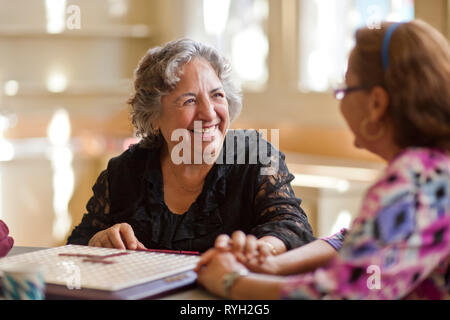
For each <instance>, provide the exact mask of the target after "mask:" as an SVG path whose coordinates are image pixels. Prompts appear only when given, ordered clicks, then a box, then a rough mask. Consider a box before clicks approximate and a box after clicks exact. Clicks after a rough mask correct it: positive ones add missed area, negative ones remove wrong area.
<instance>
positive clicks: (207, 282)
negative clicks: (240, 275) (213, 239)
mask: <svg viewBox="0 0 450 320" xmlns="http://www.w3.org/2000/svg"><path fill="white" fill-rule="evenodd" d="M207 254H209V255H211V256H210V259H209V261H208V263H207V264H206V265H204V266H203V267H202V268H200V269H196V271H197V282H198V283H199V284H200V285H202V286H203V287H205V288H206V289H207V290H208V291H210V292H212V293H214V294H216V295H218V296H222V297H223V296H225V292H224V283H223V279H224V276H225V275H226V274H227V273H229V272H232V271H239V270H245V269H246V268H245V266H244V265H243V264H241V263H239V261H238V260H237V258H236V256H235V255H233V254H232V253H231V252H227V251H218V250H217V249H210V250H208V251H207V252H206V253H205V255H207Z"/></svg>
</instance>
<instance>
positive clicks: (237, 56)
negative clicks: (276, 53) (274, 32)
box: [232, 25, 269, 87]
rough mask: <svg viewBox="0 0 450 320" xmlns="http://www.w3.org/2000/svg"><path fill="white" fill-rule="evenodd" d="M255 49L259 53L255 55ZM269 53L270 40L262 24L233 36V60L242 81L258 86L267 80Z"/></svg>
mask: <svg viewBox="0 0 450 320" xmlns="http://www.w3.org/2000/svg"><path fill="white" fill-rule="evenodd" d="M255 51H257V52H259V54H258V55H254V54H253V53H254V52H255ZM268 53H269V41H268V39H267V36H266V34H265V33H264V31H263V30H262V28H261V27H260V26H257V25H254V26H251V27H249V28H248V29H246V30H243V31H242V32H240V33H238V34H236V36H234V37H233V40H232V61H233V65H234V68H235V70H236V74H237V75H238V76H239V78H240V79H241V81H243V82H246V83H248V86H252V85H253V86H256V87H257V86H258V85H260V84H263V83H265V82H266V81H267V77H268V74H267V68H266V67H265V64H266V59H267V55H268Z"/></svg>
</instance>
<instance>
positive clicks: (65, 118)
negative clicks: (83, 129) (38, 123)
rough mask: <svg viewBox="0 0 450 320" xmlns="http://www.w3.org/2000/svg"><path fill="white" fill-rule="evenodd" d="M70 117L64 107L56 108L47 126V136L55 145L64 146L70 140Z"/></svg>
mask: <svg viewBox="0 0 450 320" xmlns="http://www.w3.org/2000/svg"><path fill="white" fill-rule="evenodd" d="M70 131H71V128H70V119H69V113H68V112H67V110H65V109H59V110H57V111H56V112H55V113H54V114H53V117H52V120H51V121H50V124H49V126H48V128H47V136H48V139H49V140H50V142H51V143H52V144H53V145H55V146H64V145H66V144H67V143H68V142H69V140H70Z"/></svg>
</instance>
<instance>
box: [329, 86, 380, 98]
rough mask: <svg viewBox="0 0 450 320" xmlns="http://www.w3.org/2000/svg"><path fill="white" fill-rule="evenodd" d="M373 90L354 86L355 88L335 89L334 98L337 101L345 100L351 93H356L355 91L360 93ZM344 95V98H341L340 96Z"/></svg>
mask: <svg viewBox="0 0 450 320" xmlns="http://www.w3.org/2000/svg"><path fill="white" fill-rule="evenodd" d="M370 89H372V86H353V87H345V88H338V89H334V90H333V93H334V97H335V98H336V99H337V100H342V99H344V97H345V96H346V95H347V94H349V93H351V92H355V91H359V90H370ZM340 93H342V94H343V96H342V98H339V97H338V95H339V94H340Z"/></svg>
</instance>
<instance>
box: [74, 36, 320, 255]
mask: <svg viewBox="0 0 450 320" xmlns="http://www.w3.org/2000/svg"><path fill="white" fill-rule="evenodd" d="M230 73H231V69H230V65H229V64H228V63H227V62H226V60H225V59H224V58H223V57H221V56H220V55H219V53H218V52H217V51H216V50H215V49H213V48H211V47H209V46H206V45H204V44H201V43H198V42H195V41H192V40H189V39H181V40H177V41H173V42H170V43H168V44H166V45H165V46H163V47H156V48H153V49H151V50H149V51H148V52H147V53H146V54H145V56H144V57H143V58H142V59H141V61H140V63H139V65H138V68H137V70H136V72H135V82H134V87H135V94H134V96H133V97H132V98H131V99H130V100H129V104H130V105H131V116H132V122H133V125H134V126H135V128H136V129H137V134H138V135H140V136H141V137H142V139H141V141H140V142H139V143H138V144H136V145H133V146H131V147H130V148H129V149H128V150H127V151H125V152H124V153H123V154H121V155H119V156H118V157H115V158H113V159H111V160H110V161H109V163H108V166H107V169H106V170H105V171H103V172H102V173H101V174H100V176H99V177H98V180H97V182H96V184H95V185H94V187H93V191H94V195H93V197H92V198H91V199H90V200H89V202H88V204H87V211H88V213H87V214H85V215H84V217H83V219H82V221H81V223H80V225H78V226H77V227H76V228H75V229H74V230H73V232H72V234H71V236H70V237H69V239H68V243H72V244H84V245H90V246H99V247H111V248H121V249H125V248H126V249H145V248H152V249H169V250H191V251H192V250H193V251H201V252H203V251H205V250H207V249H208V248H211V247H213V246H214V243H215V240H216V238H217V237H218V236H219V235H222V237H223V235H226V234H227V235H231V234H233V235H232V237H234V238H239V237H242V236H243V235H244V233H243V232H245V233H247V234H250V235H249V237H254V239H255V240H256V241H249V242H248V243H252V244H253V245H255V246H257V249H258V250H260V251H261V252H266V253H267V252H269V253H273V254H276V253H281V252H284V251H286V250H289V249H292V248H295V247H298V246H301V245H303V244H306V243H308V242H310V241H312V240H314V237H313V235H312V231H311V227H310V225H309V223H308V220H307V217H306V215H305V213H304V212H303V210H302V209H301V207H300V200H299V199H298V198H296V197H295V195H294V192H293V190H292V187H291V186H290V181H292V179H293V176H292V174H290V173H289V171H288V169H287V167H286V165H285V163H284V155H283V154H282V153H281V152H279V151H278V150H276V149H275V148H274V147H273V146H272V145H270V143H268V142H267V141H265V140H264V139H262V138H261V137H260V136H259V135H258V134H256V135H254V136H253V137H254V139H251V137H250V136H251V135H248V134H247V132H244V131H242V130H228V129H229V126H230V122H231V121H233V120H234V119H236V117H237V116H238V115H239V113H240V111H241V108H242V102H241V94H240V91H239V90H238V89H237V88H236V87H235V86H234V84H233V83H232V80H231V77H230ZM180 139H181V142H180ZM242 141H243V142H244V143H242V144H240V145H241V146H243V147H242V148H241V149H239V147H237V146H238V145H239V142H242ZM191 142H193V143H191ZM235 142H237V143H235ZM180 146H181V148H180ZM261 150H267V154H266V155H267V156H269V157H270V160H271V161H270V163H267V161H260V160H261V159H260V158H261V157H260V156H261ZM243 152H245V156H244V158H245V159H244V158H241V156H242V153H243ZM263 154H264V152H263ZM225 155H226V161H224V158H225ZM206 158H208V159H206ZM242 159H244V160H245V161H239V160H242ZM251 159H257V161H253V162H252V161H250V160H251ZM230 160H231V163H230ZM263 162H264V163H263ZM274 163H276V165H277V168H276V170H272V171H270V170H266V171H264V169H271V168H272V169H274V168H273V164H274ZM271 166H272V167H271ZM236 230H242V231H243V232H235V231H236ZM237 240H238V239H237ZM234 243H242V241H235V242H234ZM237 249H238V250H237V251H242V250H241V248H237Z"/></svg>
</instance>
